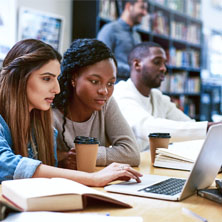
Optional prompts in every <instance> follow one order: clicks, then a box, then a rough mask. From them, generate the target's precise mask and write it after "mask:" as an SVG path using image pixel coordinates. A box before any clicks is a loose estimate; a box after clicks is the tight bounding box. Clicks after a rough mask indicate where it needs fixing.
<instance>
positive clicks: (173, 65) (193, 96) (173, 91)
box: [73, 0, 202, 120]
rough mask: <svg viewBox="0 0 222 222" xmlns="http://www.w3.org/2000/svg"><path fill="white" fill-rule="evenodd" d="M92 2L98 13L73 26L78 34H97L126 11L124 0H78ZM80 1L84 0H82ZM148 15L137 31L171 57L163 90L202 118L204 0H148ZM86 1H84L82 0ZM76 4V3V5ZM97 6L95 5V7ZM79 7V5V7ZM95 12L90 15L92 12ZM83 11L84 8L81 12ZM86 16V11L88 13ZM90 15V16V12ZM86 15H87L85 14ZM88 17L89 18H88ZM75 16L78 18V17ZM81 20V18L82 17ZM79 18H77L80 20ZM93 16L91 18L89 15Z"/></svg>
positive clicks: (183, 108)
mask: <svg viewBox="0 0 222 222" xmlns="http://www.w3.org/2000/svg"><path fill="white" fill-rule="evenodd" d="M75 2H76V4H81V2H84V7H85V8H86V7H87V3H88V4H89V5H90V4H93V6H92V5H91V11H92V10H94V12H92V13H96V15H95V17H94V18H92V17H91V16H88V17H90V21H89V23H92V21H95V24H94V26H90V28H89V25H86V27H83V25H81V27H80V29H76V30H75V27H74V29H73V30H75V31H76V33H80V31H81V33H82V36H81V35H79V34H78V35H75V34H74V35H73V38H77V37H96V34H97V33H98V31H99V29H100V28H101V27H102V26H103V25H104V24H106V23H108V22H110V21H113V20H115V19H117V18H118V17H119V16H120V15H121V12H122V4H121V0H95V1H93V0H91V1H74V3H75ZM78 2H80V3H78ZM147 2H148V15H147V16H145V17H144V18H143V21H142V23H141V25H139V26H138V27H137V31H138V33H139V34H140V36H141V39H142V41H154V42H157V43H159V44H160V45H161V46H162V47H163V48H164V49H165V51H166V53H167V57H168V63H167V70H168V71H167V75H166V79H165V81H164V82H163V83H162V85H161V91H162V92H163V93H164V94H167V95H169V96H170V97H171V98H172V100H173V101H174V102H175V103H176V104H177V105H178V107H179V108H180V109H182V110H183V111H184V112H185V113H186V114H188V115H189V116H190V117H191V118H194V119H196V120H200V107H201V53H202V21H201V20H200V8H201V0H155V1H154V0H147ZM82 4H83V3H82ZM74 8H75V6H74ZM93 8H94V9H93ZM78 11H79V9H78ZM92 13H91V14H90V15H92ZM79 14H80V12H79ZM84 16H86V13H84ZM86 17H87V16H86ZM82 18H83V15H82ZM86 19H87V18H86ZM74 20H75V19H74ZM78 20H79V18H78ZM78 20H77V21H78ZM88 20H89V19H88ZM92 27H93V28H94V29H93V32H91V33H88V34H87V35H86V33H87V29H88V31H89V30H92Z"/></svg>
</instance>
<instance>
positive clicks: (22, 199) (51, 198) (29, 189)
mask: <svg viewBox="0 0 222 222" xmlns="http://www.w3.org/2000/svg"><path fill="white" fill-rule="evenodd" d="M2 195H3V197H4V198H6V199H7V200H9V202H11V203H12V204H14V205H15V206H17V207H18V208H19V209H20V210H21V211H70V210H80V209H83V208H85V207H86V205H87V201H88V200H90V199H96V200H101V201H103V202H104V201H105V202H108V203H113V204H115V205H118V206H122V207H131V206H130V205H129V204H128V203H125V202H123V201H121V200H119V199H116V198H114V197H112V196H110V195H109V194H107V193H103V192H100V191H98V190H95V189H93V188H90V187H87V186H85V185H82V184H80V183H77V182H74V181H72V180H68V179H64V178H51V179H49V178H28V179H17V180H8V181H3V182H2Z"/></svg>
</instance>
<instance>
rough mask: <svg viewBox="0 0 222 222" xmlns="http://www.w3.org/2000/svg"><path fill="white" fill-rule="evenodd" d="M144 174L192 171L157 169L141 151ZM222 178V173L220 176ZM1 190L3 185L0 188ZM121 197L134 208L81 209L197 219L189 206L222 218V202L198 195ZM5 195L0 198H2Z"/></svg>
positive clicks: (99, 206) (156, 218)
mask: <svg viewBox="0 0 222 222" xmlns="http://www.w3.org/2000/svg"><path fill="white" fill-rule="evenodd" d="M136 169H138V170H139V171H140V172H141V173H144V174H157V175H166V176H174V177H187V176H188V174H189V172H186V171H179V170H166V169H161V168H154V167H152V166H150V164H149V153H148V152H144V153H141V164H140V166H139V167H138V168H136ZM218 177H219V178H222V176H221V175H219V176H218ZM96 189H98V190H100V191H104V190H103V188H96ZM0 192H1V187H0ZM111 195H113V196H115V197H117V198H119V199H120V200H123V201H126V202H128V203H130V204H131V205H132V206H133V208H129V209H125V208H118V207H114V206H110V205H104V204H103V205H102V204H95V205H93V204H90V205H89V206H88V207H87V208H86V209H85V210H84V211H78V212H77V213H80V212H98V213H107V212H108V213H110V215H111V216H141V217H143V219H144V222H149V221H155V222H159V221H164V222H166V221H169V222H173V221H177V222H178V221H181V222H186V221H187V222H188V221H189V222H192V221H197V219H192V218H190V217H188V216H186V215H183V214H182V210H181V209H182V207H186V208H188V209H190V210H192V211H193V212H195V213H197V214H199V215H200V216H202V217H204V218H206V219H207V220H208V221H210V222H213V221H215V222H218V221H221V218H222V205H220V204H218V203H216V202H213V201H210V200H207V199H205V198H202V197H199V196H197V195H196V194H195V195H193V196H191V197H189V198H187V199H185V200H182V201H180V202H173V201H166V200H157V199H151V198H143V197H135V196H130V195H121V194H111ZM1 198H2V197H0V199H1Z"/></svg>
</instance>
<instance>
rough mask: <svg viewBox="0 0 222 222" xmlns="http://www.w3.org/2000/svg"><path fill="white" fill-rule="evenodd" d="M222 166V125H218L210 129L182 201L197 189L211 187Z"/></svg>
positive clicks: (188, 180) (183, 193)
mask: <svg viewBox="0 0 222 222" xmlns="http://www.w3.org/2000/svg"><path fill="white" fill-rule="evenodd" d="M221 165H222V124H218V125H214V126H211V127H210V129H209V131H208V133H207V137H206V139H205V141H204V144H203V147H202V149H201V151H200V153H199V155H198V157H197V159H196V161H195V163H194V166H193V168H192V170H191V172H190V176H189V178H188V179H187V181H186V184H185V185H184V188H183V191H182V195H181V197H180V199H184V198H186V197H188V196H190V195H192V194H193V193H194V192H195V191H196V190H197V189H203V188H206V187H209V186H210V185H211V184H212V183H213V181H214V179H215V177H216V176H217V173H218V171H219V169H220V167H221Z"/></svg>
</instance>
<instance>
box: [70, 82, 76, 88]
mask: <svg viewBox="0 0 222 222" xmlns="http://www.w3.org/2000/svg"><path fill="white" fill-rule="evenodd" d="M71 83H72V87H73V88H75V82H74V80H72V81H71Z"/></svg>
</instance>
